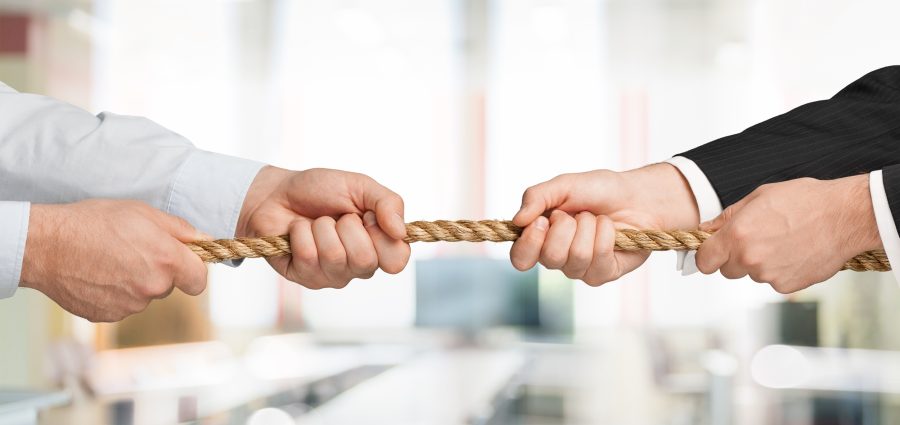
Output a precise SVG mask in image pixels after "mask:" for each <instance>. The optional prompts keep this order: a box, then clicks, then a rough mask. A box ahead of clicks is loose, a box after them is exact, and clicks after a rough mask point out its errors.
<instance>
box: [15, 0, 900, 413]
mask: <svg viewBox="0 0 900 425" xmlns="http://www.w3.org/2000/svg"><path fill="white" fill-rule="evenodd" d="M897 16H900V3H897V2H892V1H887V0H885V1H877V0H856V1H849V0H819V1H812V0H605V1H604V0H366V1H362V0H191V1H176V0H152V1H151V0H148V1H139V2H138V1H129V0H0V81H4V82H6V83H7V84H9V85H10V86H12V87H14V88H16V89H18V90H20V91H27V92H35V93H41V94H46V95H49V96H53V97H56V98H59V99H62V100H65V101H67V102H70V103H73V104H75V105H78V106H81V107H83V108H85V109H87V110H90V111H92V112H95V113H99V112H101V111H113V112H116V113H119V114H131V115H141V116H146V117H149V118H150V119H152V120H154V121H156V122H159V123H161V124H163V125H165V126H166V127H168V128H170V129H173V130H174V131H177V132H179V133H181V134H183V135H185V136H186V137H188V138H189V139H190V140H192V141H193V142H194V143H195V144H196V145H197V146H198V147H200V148H202V149H207V150H214V151H218V152H223V153H227V154H231V155H238V156H243V157H248V158H253V159H257V160H261V161H265V162H269V163H272V164H275V165H279V166H282V167H287V168H294V169H305V168H311V167H329V168H339V169H346V170H353V171H358V172H362V173H366V174H369V175H371V176H372V177H374V178H375V179H377V180H379V181H380V182H382V183H384V184H385V185H387V186H389V187H391V188H392V189H393V190H395V191H396V192H398V193H400V194H401V195H402V196H403V197H404V198H405V201H406V208H407V210H406V214H407V219H410V220H412V219H425V220H430V219H456V218H473V219H474V218H509V217H511V216H512V214H514V213H515V211H516V209H517V207H518V204H519V198H520V196H521V193H522V191H523V190H524V189H525V188H526V187H528V186H530V185H532V184H535V183H538V182H540V181H543V180H546V179H548V178H551V177H553V176H555V175H557V174H561V173H564V172H574V171H586V170H591V169H597V168H610V169H618V170H621V169H627V168H631V167H636V166H639V165H642V164H646V163H649V162H655V161H661V160H664V159H666V158H667V157H669V156H671V155H674V154H677V153H679V152H681V151H683V150H686V149H688V148H690V147H693V146H695V145H698V144H702V143H705V142H707V141H710V140H713V139H715V138H717V137H721V136H724V135H728V134H732V133H735V132H738V131H740V130H742V129H744V128H745V127H747V126H749V125H751V124H753V123H756V122H758V121H761V120H763V119H765V118H768V117H770V116H773V115H776V114H779V113H781V112H784V111H786V110H788V109H789V108H792V107H795V106H797V105H800V104H802V103H806V102H809V101H813V100H818V99H822V98H827V97H830V96H831V95H833V94H834V93H836V92H837V91H838V90H839V89H840V88H842V87H843V86H844V85H846V84H848V83H849V82H851V81H853V80H854V79H856V78H858V77H860V76H861V75H863V74H865V73H866V72H868V71H871V70H874V69H876V68H879V67H882V66H885V65H890V64H896V63H898V62H900V50H898V49H897V46H896V40H900V26H898V25H897V24H896V17H897ZM0 119H2V117H0ZM508 249H509V245H508V244H496V245H487V244H417V245H415V246H414V247H413V260H412V261H411V263H410V266H409V267H408V268H407V270H405V271H404V272H403V273H401V274H399V275H395V276H392V275H387V274H384V273H379V274H377V275H376V276H375V277H374V278H372V279H371V280H367V281H355V282H353V283H352V284H351V285H350V286H349V287H347V288H346V289H343V290H321V291H311V290H306V289H304V288H302V287H300V286H299V285H296V284H293V283H290V282H286V281H284V280H283V279H281V278H279V276H278V275H277V274H276V273H275V272H273V271H272V270H270V269H269V268H268V266H267V264H266V263H265V262H264V261H261V260H251V261H246V262H245V263H244V264H243V265H242V266H241V267H239V268H236V269H233V268H229V267H226V266H221V265H216V266H211V269H210V283H209V287H208V289H207V291H206V292H205V293H203V294H202V295H201V296H198V297H188V296H185V295H183V294H179V293H175V294H173V295H172V296H171V297H169V298H167V299H165V300H161V301H157V302H154V303H153V304H152V305H151V306H150V308H148V309H147V310H146V311H145V312H143V313H141V314H138V315H136V316H133V317H131V318H128V319H126V320H124V321H122V322H120V323H116V324H93V323H89V322H87V321H85V320H82V319H79V318H76V317H73V316H71V315H70V314H68V313H66V312H65V311H63V310H62V309H60V308H59V307H57V306H56V305H55V304H53V303H52V302H51V301H49V300H48V299H47V298H45V297H44V296H43V295H41V294H40V293H37V292H35V291H31V290H28V289H20V290H19V291H18V292H17V294H16V295H15V297H13V298H11V299H6V300H2V301H0V341H3V344H2V348H0V370H2V373H0V387H2V388H3V391H2V392H0V418H8V420H9V421H14V420H15V421H20V422H16V423H30V422H34V421H36V423H40V424H70V423H85V424H87V423H95V424H101V423H111V424H135V425H141V424H168V423H198V424H254V425H256V424H288V423H297V424H365V423H374V424H470V423H471V424H600V423H615V424H661V425H662V424H672V425H678V424H710V425H720V424H760V423H766V424H889V423H897V422H898V421H900V328H898V323H900V287H898V286H897V282H896V281H895V280H894V279H893V277H892V276H891V275H890V274H887V273H880V274H879V273H851V272H843V273H840V274H838V275H837V276H836V277H834V278H833V279H831V280H830V281H828V282H825V283H823V284H819V285H815V286H814V287H812V288H809V289H807V290H804V291H801V292H799V293H796V294H792V295H790V296H782V295H779V294H777V293H775V292H774V291H773V290H772V289H771V288H769V287H768V286H766V285H759V284H756V283H754V282H752V281H750V280H749V279H744V280H738V281H728V280H726V279H724V278H722V277H721V276H718V275H715V276H702V275H691V276H681V275H680V273H679V272H677V271H676V270H675V254H673V253H656V254H654V255H652V256H651V259H650V260H649V261H648V262H647V264H646V265H645V266H644V267H642V268H641V269H639V270H638V271H636V272H634V273H632V274H631V275H629V276H627V277H625V278H623V279H621V280H620V281H617V282H614V283H610V284H607V285H604V286H602V287H597V288H594V287H589V286H587V285H584V284H583V283H581V282H572V281H570V280H568V279H566V278H565V277H564V276H562V275H561V274H560V273H557V272H549V271H547V270H537V269H535V270H532V271H531V272H528V273H519V272H516V271H515V270H514V269H512V267H511V266H510V265H509V262H508V259H507V255H508ZM35 394H36V396H35ZM35 398H37V399H39V400H40V401H39V402H36V404H28V403H25V402H23V400H24V401H28V400H32V401H33V400H34V399H35ZM23 403H24V404H23ZM23 406H24V407H23ZM35 412H36V413H35ZM4 415H6V416H4Z"/></svg>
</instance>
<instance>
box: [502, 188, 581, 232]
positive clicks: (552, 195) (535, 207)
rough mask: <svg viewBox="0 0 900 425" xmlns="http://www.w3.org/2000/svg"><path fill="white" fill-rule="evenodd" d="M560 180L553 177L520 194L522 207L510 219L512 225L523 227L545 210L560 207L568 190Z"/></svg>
mask: <svg viewBox="0 0 900 425" xmlns="http://www.w3.org/2000/svg"><path fill="white" fill-rule="evenodd" d="M562 180H563V179H562V178H560V177H555V178H553V179H550V180H548V181H546V182H544V183H540V184H537V185H535V186H532V187H529V188H528V189H526V190H525V193H523V194H522V206H521V207H520V208H519V212H517V213H516V215H515V216H514V217H513V219H512V221H513V223H514V224H515V225H516V226H521V227H525V226H527V225H529V224H531V223H532V222H533V221H534V220H535V219H537V218H538V217H539V216H541V215H543V214H544V212H546V211H547V210H550V209H552V208H556V207H558V206H560V205H562V203H563V202H564V201H565V199H566V196H567V195H568V190H569V188H568V187H567V186H566V185H565V184H564V183H563V181H562Z"/></svg>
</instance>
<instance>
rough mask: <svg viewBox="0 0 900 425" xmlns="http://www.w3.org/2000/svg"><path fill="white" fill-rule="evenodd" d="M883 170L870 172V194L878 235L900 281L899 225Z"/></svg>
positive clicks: (895, 275) (895, 276)
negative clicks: (891, 205)
mask: <svg viewBox="0 0 900 425" xmlns="http://www.w3.org/2000/svg"><path fill="white" fill-rule="evenodd" d="M881 174H882V173H881V170H877V171H873V172H871V173H869V195H870V196H871V197H872V211H874V212H875V223H876V224H877V225H878V236H879V237H881V243H882V245H884V252H885V253H886V254H887V257H888V261H890V262H891V265H892V270H891V271H892V272H893V273H894V278H896V279H897V281H898V282H900V266H893V265H894V264H900V235H898V234H897V225H896V224H895V223H894V215H893V214H892V213H891V207H890V205H889V204H888V199H887V193H886V192H885V191H884V179H883V178H882V176H881Z"/></svg>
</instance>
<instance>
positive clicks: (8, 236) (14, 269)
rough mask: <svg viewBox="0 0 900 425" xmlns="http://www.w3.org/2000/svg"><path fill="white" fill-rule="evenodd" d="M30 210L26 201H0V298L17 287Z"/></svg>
mask: <svg viewBox="0 0 900 425" xmlns="http://www.w3.org/2000/svg"><path fill="white" fill-rule="evenodd" d="M30 212H31V204H30V203H28V202H9V201H0V220H2V221H0V223H2V225H0V298H6V297H11V296H12V295H13V294H14V293H15V292H16V288H18V287H19V276H21V274H22V258H23V257H24V255H25V239H26V238H27V236H28V214H29V213H30Z"/></svg>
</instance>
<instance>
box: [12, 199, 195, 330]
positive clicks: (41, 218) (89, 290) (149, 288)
mask: <svg viewBox="0 0 900 425" xmlns="http://www.w3.org/2000/svg"><path fill="white" fill-rule="evenodd" d="M198 239H208V237H207V236H205V235H203V234H200V233H199V232H197V230H195V229H194V228H193V227H191V225H190V224H188V223H187V222H186V221H184V220H182V219H180V218H178V217H174V216H171V215H168V214H165V213H163V212H160V211H158V210H156V209H154V208H152V207H150V206H149V205H147V204H144V203H141V202H136V201H110V200H89V201H82V202H76V203H74V204H65V205H32V207H31V213H30V219H29V228H28V239H27V240H26V243H25V254H24V257H23V263H22V275H21V283H20V286H23V287H27V288H33V289H37V290H38V291H41V292H43V293H44V294H45V295H47V296H48V297H50V298H51V299H52V300H54V301H56V303H57V304H59V305H60V306H62V307H63V308H64V309H66V310H68V311H69V312H71V313H72V314H75V315H77V316H81V317H84V318H86V319H88V320H91V321H94V322H113V321H118V320H121V319H123V318H125V317H126V316H128V315H131V314H134V313H137V312H140V311H143V310H144V309H145V308H146V307H147V305H148V304H149V303H150V301H152V300H154V299H157V298H164V297H166V296H167V295H169V294H170V293H171V292H172V290H173V289H174V288H179V289H181V290H182V291H184V292H185V293H187V294H190V295H196V294H199V293H201V292H203V289H204V288H205V287H206V271H207V269H206V265H205V264H203V261H201V260H200V258H199V257H197V256H196V255H195V254H194V253H193V252H191V250H190V249H188V248H187V247H186V246H185V245H184V244H183V242H188V241H193V240H198Z"/></svg>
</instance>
